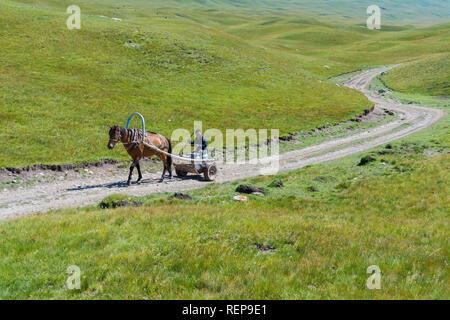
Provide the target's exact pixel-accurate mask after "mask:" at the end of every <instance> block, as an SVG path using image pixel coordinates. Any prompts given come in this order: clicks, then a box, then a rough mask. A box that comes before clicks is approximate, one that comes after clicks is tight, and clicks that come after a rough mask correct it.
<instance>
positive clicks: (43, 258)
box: [0, 0, 450, 300]
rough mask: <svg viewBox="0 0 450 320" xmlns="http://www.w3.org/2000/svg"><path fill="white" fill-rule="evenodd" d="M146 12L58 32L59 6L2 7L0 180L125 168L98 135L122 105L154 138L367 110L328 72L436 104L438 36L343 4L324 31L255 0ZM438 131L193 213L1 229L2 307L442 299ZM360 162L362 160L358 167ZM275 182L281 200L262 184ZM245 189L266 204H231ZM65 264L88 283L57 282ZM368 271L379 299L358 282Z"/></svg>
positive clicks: (322, 119)
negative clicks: (375, 27)
mask: <svg viewBox="0 0 450 320" xmlns="http://www.w3.org/2000/svg"><path fill="white" fill-rule="evenodd" d="M383 2H384V3H385V5H387V6H388V7H389V8H390V6H391V5H392V6H393V8H400V7H403V6H405V4H396V2H394V1H383ZM158 3H159V2H156V1H155V2H149V1H137V0H133V1H131V0H130V1H126V2H118V1H106V0H104V1H102V0H96V1H85V2H81V4H80V6H81V7H82V8H83V10H84V11H83V12H84V14H85V15H84V16H83V27H82V30H80V31H74V32H69V31H68V30H67V29H65V27H64V26H65V19H66V18H67V15H66V14H65V13H64V12H65V8H66V7H67V6H68V4H69V2H68V1H55V0H54V1H50V0H45V1H25V0H23V1H9V0H6V1H3V0H2V1H1V2H0V11H1V12H2V19H1V20H0V45H1V47H2V50H1V51H0V59H1V61H2V64H0V86H1V88H2V89H1V95H0V111H1V112H0V132H1V134H0V135H1V141H2V142H1V144H0V147H1V148H2V150H3V152H2V153H1V154H0V167H1V166H22V165H29V164H33V163H55V162H57V163H65V162H76V161H83V160H96V159H99V158H102V157H107V158H117V159H125V155H124V153H123V152H122V153H107V152H106V150H105V149H106V148H105V144H106V132H107V128H108V126H109V125H110V124H113V123H119V124H120V123H123V122H124V121H125V119H126V118H127V116H128V114H129V113H130V112H131V111H142V112H143V113H144V114H145V115H148V117H147V120H148V126H149V127H150V128H151V129H154V130H158V131H161V132H162V133H164V134H169V133H170V132H171V130H173V129H174V128H177V127H179V126H181V127H186V126H187V128H190V126H192V121H193V120H204V122H205V127H212V126H215V127H218V128H227V127H230V126H231V127H233V128H235V127H243V128H247V127H252V126H255V127H277V128H280V129H282V132H284V133H286V132H295V131H300V130H307V129H310V128H314V127H317V126H321V125H324V124H327V123H328V122H336V121H339V120H343V119H347V118H348V117H350V116H352V115H353V114H355V113H359V111H360V110H362V109H364V108H367V107H368V106H369V105H370V104H369V102H368V101H367V100H366V99H365V98H364V97H363V96H362V95H361V94H358V93H356V92H354V91H351V90H348V89H344V88H342V87H338V86H336V85H335V83H334V82H333V81H329V80H327V78H328V77H331V76H334V75H338V74H340V73H344V72H348V71H351V70H355V69H360V68H368V67H372V66H376V65H383V64H393V63H399V62H405V64H404V65H403V66H402V67H400V68H398V69H395V70H393V71H391V72H389V73H388V74H387V75H386V76H384V77H383V78H382V82H381V80H378V81H374V83H373V84H372V85H373V86H377V87H380V88H384V87H383V86H385V85H387V86H389V87H390V88H392V89H395V90H398V91H392V92H390V93H389V94H390V95H392V97H393V98H396V99H401V100H403V101H404V102H405V103H408V102H409V101H414V102H417V103H422V104H426V105H433V106H435V107H439V108H443V109H444V110H446V111H447V112H448V111H449V107H450V105H449V102H448V101H449V100H448V99H449V98H448V95H449V93H448V74H449V70H448V67H449V65H448V62H447V60H448V52H449V41H448V40H449V30H450V28H449V26H450V25H449V24H443V25H438V26H431V27H420V28H419V27H412V26H390V27H387V26H385V27H383V29H382V31H375V32H369V31H368V30H366V29H363V28H360V26H359V22H358V21H357V20H358V19H357V18H355V15H356V14H357V12H358V11H357V9H354V8H353V9H352V10H354V11H352V10H350V11H349V13H348V14H350V15H351V17H349V18H348V20H349V21H350V20H351V22H349V21H347V20H346V21H347V22H346V23H337V22H336V21H335V22H334V23H333V22H329V21H327V20H323V19H318V20H316V19H313V18H311V17H308V18H306V17H305V16H303V15H300V14H298V13H295V12H290V11H289V12H286V10H266V9H264V10H261V11H258V10H248V8H249V7H251V4H256V3H258V2H247V1H243V2H240V5H239V6H241V8H236V6H237V5H236V3H237V2H219V1H212V0H211V1H201V2H200V1H190V2H188V1H184V2H181V5H183V4H186V3H188V4H189V8H185V9H174V8H170V5H171V4H172V3H179V2H175V1H171V2H164V3H165V4H167V8H164V9H161V8H156V7H155V6H157V4H158ZM224 3H225V4H226V3H233V4H234V5H229V6H228V8H227V9H221V6H224ZM271 3H272V2H269V1H261V2H259V3H258V8H261V7H270V6H271V5H272V4H271ZM305 3H306V2H302V1H287V0H286V1H282V2H280V4H284V5H286V7H287V8H290V9H293V8H297V9H298V8H302V5H305ZM417 3H418V4H420V5H427V4H438V3H437V2H433V0H429V1H428V0H426V1H420V2H416V4H417ZM70 4H72V3H70ZM138 4H139V5H140V6H139V10H137V9H136V7H135V6H137V5H138ZM439 4H440V5H445V4H442V2H439ZM205 5H207V7H205ZM323 5H324V6H326V5H327V2H324V4H323ZM342 5H343V6H344V5H347V4H342ZM338 7H339V6H336V8H338ZM417 8H420V6H419V7H414V6H411V8H409V10H419V9H417ZM272 9H273V8H272ZM441 9H442V8H441ZM333 10H334V9H333ZM336 10H337V9H336ZM322 11H323V10H322V9H321V10H320V12H322ZM331 11H332V10H331V9H330V12H331ZM441 11H442V10H441ZM311 12H313V13H314V10H313V11H311ZM320 12H317V13H320ZM408 12H409V13H408ZM443 12H445V11H443ZM330 14H333V15H335V16H339V12H338V11H334V12H331V13H330ZM395 14H396V15H398V16H396V17H400V16H401V17H402V19H408V15H410V18H411V17H413V16H414V14H413V11H407V12H406V13H405V12H400V11H395ZM99 15H105V16H108V17H118V18H121V19H123V21H122V22H114V21H112V20H111V19H109V18H100V17H99ZM415 16H417V15H415ZM425 16H426V15H424V16H423V17H422V18H423V19H424V21H425V20H426V17H425ZM342 18H344V17H342V16H340V18H339V19H342ZM422 18H421V19H422ZM344 19H345V18H344ZM128 40H132V41H133V42H134V43H136V44H139V45H141V46H140V47H139V48H127V47H125V46H124V45H123V44H124V43H125V42H126V41H128ZM325 66H327V67H325ZM430 74H431V75H432V76H430ZM417 79H420V81H417ZM217 115H219V116H217ZM243 115H244V116H243ZM449 125H450V121H449V118H448V117H447V118H445V119H444V120H443V121H441V122H439V123H437V124H435V125H434V126H433V127H432V128H430V129H427V130H425V131H423V132H420V133H417V134H414V135H412V136H410V137H408V138H404V139H402V140H400V141H396V142H395V143H392V144H391V145H389V146H381V147H378V148H376V149H374V150H371V151H370V152H366V153H363V154H359V155H354V156H351V157H347V158H344V159H341V160H338V161H333V162H330V163H325V164H321V165H316V166H309V167H305V168H303V169H300V170H296V171H293V172H290V173H282V174H279V175H277V176H264V177H255V178H251V179H246V180H243V181H236V182H231V183H224V184H211V185H209V186H208V187H207V188H204V189H200V190H196V191H191V192H188V194H189V195H190V196H191V197H192V198H193V200H192V201H184V202H183V201H180V200H172V201H169V200H167V198H168V196H169V194H157V195H151V196H148V197H144V198H139V199H136V200H139V201H140V202H142V204H143V206H142V207H137V208H120V209H100V208H99V207H98V206H91V207H85V208H77V209H64V210H58V211H55V212H50V213H48V214H41V215H32V216H29V217H26V218H21V219H16V220H10V221H1V222H0V261H1V262H2V263H1V264H0V299H58V298H62V299H120V298H124V299H151V300H154V299H212V298H221V299H222V298H223V299H345V298H346V299H449V298H450V290H449V271H448V270H449V269H448V261H449V257H450V247H449V244H448V238H449V236H450V234H449V222H450V216H449V210H448V208H449V207H450V203H449V196H448V195H449V191H450V190H449V187H448V186H449V185H450V174H449V172H450V171H449V169H450V168H449V163H450V162H449V151H450V135H449ZM336 134H340V133H339V132H337V133H336ZM321 138H322V137H313V138H311V139H317V141H320V139H321ZM314 141H315V140H314ZM367 155H370V156H371V157H373V158H374V159H375V161H373V162H370V163H368V164H367V165H364V166H359V165H358V164H359V162H360V159H361V157H364V156H367ZM278 180H282V181H283V184H284V188H272V187H270V185H271V184H272V182H274V181H278ZM241 183H246V184H247V183H248V184H253V185H256V186H259V187H264V188H266V189H267V190H268V193H267V195H266V196H265V197H260V196H253V195H250V196H249V201H248V202H246V203H236V202H234V201H233V200H232V197H233V196H234V195H235V194H236V192H235V189H236V187H237V185H238V184H241ZM113 198H121V196H120V195H115V196H113ZM71 265H77V266H78V267H80V269H81V273H82V286H81V290H75V291H71V290H68V289H67V287H66V286H65V284H66V279H67V277H68V275H67V274H66V270H67V268H68V267H69V266H71ZM371 265H378V266H379V267H380V269H381V272H382V277H381V290H368V289H367V288H366V280H367V278H368V277H369V276H370V275H369V274H367V273H366V270H367V268H368V267H369V266H371Z"/></svg>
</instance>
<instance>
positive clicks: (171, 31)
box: [0, 0, 449, 167]
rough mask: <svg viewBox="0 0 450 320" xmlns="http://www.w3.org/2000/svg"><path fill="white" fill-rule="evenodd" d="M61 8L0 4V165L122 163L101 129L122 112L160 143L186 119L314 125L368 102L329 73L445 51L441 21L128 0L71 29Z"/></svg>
mask: <svg viewBox="0 0 450 320" xmlns="http://www.w3.org/2000/svg"><path fill="white" fill-rule="evenodd" d="M183 3H184V4H187V3H189V2H183ZM255 3H256V2H255ZM71 4H72V2H70V1H51V0H45V1H12V0H7V1H2V2H1V3H0V10H1V12H2V19H1V20H0V45H1V47H2V50H1V51H0V59H1V61H2V64H1V65H0V85H1V93H2V94H1V95H0V111H1V113H0V132H1V133H0V135H1V138H2V139H1V141H2V142H0V144H1V145H0V146H1V148H2V151H3V152H2V153H1V155H0V167H5V166H13V167H18V166H25V165H30V164H38V163H72V162H79V161H91V160H98V159H100V158H115V159H127V155H126V154H125V153H124V152H123V151H121V153H119V152H117V151H115V152H113V153H111V152H108V151H107V150H106V148H105V143H106V139H107V136H106V135H107V131H108V128H109V126H110V125H112V124H124V122H125V120H126V118H127V116H128V115H129V114H130V113H132V112H134V111H139V112H141V113H142V114H144V116H145V117H146V118H147V122H148V123H147V126H148V128H150V129H151V130H155V131H158V132H161V133H163V134H165V135H170V134H171V132H172V131H173V130H174V129H176V128H180V127H181V128H186V129H192V126H193V121H194V120H202V121H203V122H204V127H205V128H211V127H214V128H219V129H225V128H239V127H240V128H244V129H246V128H278V129H280V130H281V133H282V134H286V133H288V132H296V131H300V130H305V129H311V128H315V127H319V126H323V125H326V124H328V123H334V122H338V121H341V120H344V119H348V118H350V117H352V116H353V115H354V114H356V113H360V112H361V111H362V110H363V109H366V108H368V107H370V103H369V102H368V101H367V100H366V99H365V98H364V97H363V96H362V95H361V94H359V93H356V92H354V91H351V90H349V89H345V88H342V87H336V86H335V84H334V83H331V82H329V81H326V78H327V77H330V76H333V75H336V74H339V73H342V72H348V71H351V70H355V69H359V68H364V67H368V66H375V65H380V64H386V63H398V62H402V61H405V60H407V59H412V58H420V57H425V56H427V55H429V54H430V53H431V52H434V53H436V52H437V53H438V52H448V51H449V41H448V39H449V27H448V24H447V25H440V26H435V27H428V28H414V27H391V28H386V29H384V31H382V32H370V31H368V30H367V29H363V28H361V27H360V26H358V25H351V24H342V23H341V24H333V23H329V22H328V21H322V20H320V21H319V20H315V19H311V18H304V16H303V15H298V14H295V13H292V12H284V11H283V10H281V11H264V10H263V11H259V10H247V9H245V8H241V9H236V8H234V9H233V8H232V9H217V8H216V9H214V8H209V9H206V8H204V7H202V6H199V7H198V9H192V8H189V9H180V8H170V7H169V6H170V3H167V5H166V6H165V8H159V7H158V3H157V2H155V3H154V2H151V3H150V2H148V1H131V0H130V1H126V2H123V3H122V2H121V4H119V2H114V1H101V0H96V1H88V2H87V1H86V2H80V3H79V5H80V6H81V7H82V29H81V30H72V31H69V30H67V28H66V26H65V21H66V19H67V17H68V15H67V14H66V13H65V9H66V8H67V7H68V6H69V5H71ZM102 16H106V17H102ZM111 17H117V18H121V19H123V20H122V21H121V22H116V21H113V20H112V19H111ZM127 41H132V42H133V44H134V45H136V47H131V48H130V47H126V46H125V45H124V44H125V43H126V42H127Z"/></svg>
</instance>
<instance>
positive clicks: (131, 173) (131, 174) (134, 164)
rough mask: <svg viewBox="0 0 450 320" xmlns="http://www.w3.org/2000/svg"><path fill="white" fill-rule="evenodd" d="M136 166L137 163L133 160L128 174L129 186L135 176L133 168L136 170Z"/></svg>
mask: <svg viewBox="0 0 450 320" xmlns="http://www.w3.org/2000/svg"><path fill="white" fill-rule="evenodd" d="M135 166H136V163H134V161H133V163H132V164H131V166H130V174H129V175H128V181H127V186H129V185H130V184H131V177H132V176H133V170H134V167H135Z"/></svg>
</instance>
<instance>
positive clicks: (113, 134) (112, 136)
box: [107, 126, 122, 150]
mask: <svg viewBox="0 0 450 320" xmlns="http://www.w3.org/2000/svg"><path fill="white" fill-rule="evenodd" d="M120 138H122V133H121V130H120V127H119V126H114V127H110V128H109V142H108V146H107V147H108V149H109V150H112V149H114V147H115V145H116V143H117V142H119V141H120Z"/></svg>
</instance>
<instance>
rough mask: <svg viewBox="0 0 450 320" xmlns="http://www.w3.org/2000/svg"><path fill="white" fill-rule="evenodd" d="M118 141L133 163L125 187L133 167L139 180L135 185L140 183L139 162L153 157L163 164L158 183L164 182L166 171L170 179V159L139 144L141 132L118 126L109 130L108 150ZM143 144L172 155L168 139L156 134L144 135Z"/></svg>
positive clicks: (129, 181) (129, 179) (128, 182)
mask: <svg viewBox="0 0 450 320" xmlns="http://www.w3.org/2000/svg"><path fill="white" fill-rule="evenodd" d="M119 141H120V142H122V144H123V146H124V147H125V149H126V150H127V152H128V154H129V155H130V156H131V158H132V159H133V163H132V164H131V167H130V175H129V176H128V181H127V185H130V184H131V177H132V175H133V170H134V167H136V168H137V170H138V173H139V178H138V180H137V181H136V183H140V181H141V180H142V173H141V166H140V164H139V161H141V160H142V159H143V158H148V157H151V156H155V155H156V156H157V157H158V158H159V159H161V161H162V162H163V164H164V170H163V174H162V176H161V180H160V181H161V182H162V181H164V176H165V174H166V170H167V171H169V177H170V178H172V157H170V156H167V155H166V154H163V153H161V152H158V151H157V150H154V149H151V148H149V147H147V146H144V145H143V144H140V143H139V142H142V131H141V130H136V129H125V128H122V127H119V126H114V127H111V128H110V130H109V142H108V148H109V149H110V150H112V149H113V148H114V146H115V145H116V144H117V143H118V142H119ZM145 142H146V143H147V144H150V145H154V146H155V147H157V148H158V149H159V150H162V151H165V152H168V153H172V143H171V142H170V140H169V138H166V137H164V136H162V135H160V134H158V133H154V132H149V133H146V134H145Z"/></svg>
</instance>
